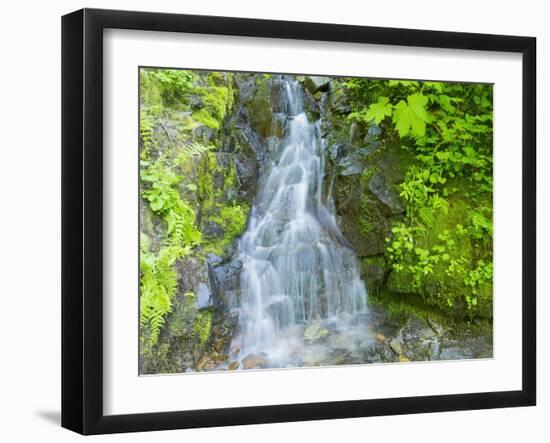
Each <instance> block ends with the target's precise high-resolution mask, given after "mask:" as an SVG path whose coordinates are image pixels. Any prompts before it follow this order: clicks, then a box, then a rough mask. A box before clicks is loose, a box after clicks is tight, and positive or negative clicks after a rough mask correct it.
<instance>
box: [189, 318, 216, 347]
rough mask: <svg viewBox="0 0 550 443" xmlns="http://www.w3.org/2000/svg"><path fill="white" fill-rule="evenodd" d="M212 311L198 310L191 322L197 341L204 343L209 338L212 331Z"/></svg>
mask: <svg viewBox="0 0 550 443" xmlns="http://www.w3.org/2000/svg"><path fill="white" fill-rule="evenodd" d="M213 316H214V314H213V312H212V311H210V310H206V311H199V312H197V316H196V317H195V323H194V324H193V332H194V333H195V334H196V335H197V337H198V338H199V343H200V344H201V345H205V344H206V343H207V342H208V340H209V339H210V335H211V333H212V319H213Z"/></svg>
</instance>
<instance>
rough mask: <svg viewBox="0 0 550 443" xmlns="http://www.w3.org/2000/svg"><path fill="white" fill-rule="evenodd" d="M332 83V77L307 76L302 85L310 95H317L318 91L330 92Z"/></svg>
mask: <svg viewBox="0 0 550 443" xmlns="http://www.w3.org/2000/svg"><path fill="white" fill-rule="evenodd" d="M330 81H331V79H330V77H318V76H305V77H304V80H303V82H302V83H303V85H304V87H305V88H306V89H307V90H308V91H309V92H310V93H312V94H315V93H316V92H317V91H321V92H326V91H328V89H329V85H330Z"/></svg>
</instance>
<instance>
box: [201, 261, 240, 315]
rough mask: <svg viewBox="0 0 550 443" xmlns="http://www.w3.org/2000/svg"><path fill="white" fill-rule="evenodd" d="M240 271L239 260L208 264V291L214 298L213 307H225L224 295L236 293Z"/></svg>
mask: <svg viewBox="0 0 550 443" xmlns="http://www.w3.org/2000/svg"><path fill="white" fill-rule="evenodd" d="M242 269H243V263H242V261H240V260H233V261H230V262H229V263H225V264H218V265H213V264H211V263H208V279H209V283H210V290H211V291H212V294H213V295H214V298H215V303H214V305H215V306H224V307H225V305H226V299H225V298H226V297H225V296H226V294H227V293H228V292H233V291H238V289H239V285H240V275H241V272H242Z"/></svg>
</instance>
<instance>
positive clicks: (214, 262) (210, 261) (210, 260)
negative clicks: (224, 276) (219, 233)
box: [206, 252, 223, 265]
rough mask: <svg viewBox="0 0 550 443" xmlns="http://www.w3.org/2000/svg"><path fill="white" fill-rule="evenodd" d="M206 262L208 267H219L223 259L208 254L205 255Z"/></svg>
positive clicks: (210, 253)
mask: <svg viewBox="0 0 550 443" xmlns="http://www.w3.org/2000/svg"><path fill="white" fill-rule="evenodd" d="M206 262H207V263H208V264H210V265H219V264H221V263H222V262H223V258H221V257H220V256H219V255H216V254H214V253H212V252H209V253H208V254H207V255H206Z"/></svg>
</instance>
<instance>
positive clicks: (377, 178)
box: [369, 172, 404, 214]
mask: <svg viewBox="0 0 550 443" xmlns="http://www.w3.org/2000/svg"><path fill="white" fill-rule="evenodd" d="M369 189H370V191H371V192H372V193H373V194H374V195H375V196H376V197H377V198H378V199H379V200H380V201H381V202H382V203H384V204H385V205H386V206H387V207H388V208H389V209H390V211H391V212H392V214H400V213H402V212H403V211H404V209H403V206H402V205H401V201H400V200H399V195H398V194H397V191H396V190H395V188H394V187H393V186H392V185H391V184H390V183H388V181H387V180H386V177H385V176H384V175H382V174H381V173H380V172H377V173H376V174H374V176H373V177H372V178H371V180H370V183H369Z"/></svg>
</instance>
